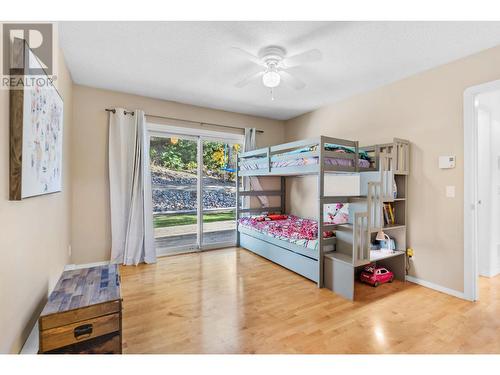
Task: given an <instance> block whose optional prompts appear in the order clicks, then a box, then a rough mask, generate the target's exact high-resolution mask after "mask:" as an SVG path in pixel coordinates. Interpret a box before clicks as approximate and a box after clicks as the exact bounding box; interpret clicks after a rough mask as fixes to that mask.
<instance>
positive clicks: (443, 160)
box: [439, 156, 455, 169]
mask: <svg viewBox="0 0 500 375" xmlns="http://www.w3.org/2000/svg"><path fill="white" fill-rule="evenodd" d="M439 168H441V169H450V168H455V156H440V157H439Z"/></svg>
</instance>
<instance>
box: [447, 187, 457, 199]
mask: <svg viewBox="0 0 500 375" xmlns="http://www.w3.org/2000/svg"><path fill="white" fill-rule="evenodd" d="M446 198H455V186H452V185H451V186H446Z"/></svg>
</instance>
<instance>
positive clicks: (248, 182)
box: [243, 128, 269, 207]
mask: <svg viewBox="0 0 500 375" xmlns="http://www.w3.org/2000/svg"><path fill="white" fill-rule="evenodd" d="M256 134H257V131H256V129H255V128H245V143H244V145H243V151H244V152H247V151H253V150H255V148H256V146H255V138H256ZM243 186H244V187H245V190H248V189H249V187H251V188H252V190H264V189H262V185H261V184H260V181H259V179H258V178H257V177H248V178H244V179H243ZM257 198H258V199H259V201H260V204H261V205H262V207H269V199H268V198H267V197H266V196H258V197H257ZM246 206H247V207H248V206H249V202H248V201H247V202H246Z"/></svg>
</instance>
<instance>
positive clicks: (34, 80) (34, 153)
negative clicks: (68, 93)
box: [9, 38, 63, 200]
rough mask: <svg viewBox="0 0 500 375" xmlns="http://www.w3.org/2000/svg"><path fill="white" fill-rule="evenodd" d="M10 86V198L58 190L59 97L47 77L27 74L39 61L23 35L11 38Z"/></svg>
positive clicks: (60, 170)
mask: <svg viewBox="0 0 500 375" xmlns="http://www.w3.org/2000/svg"><path fill="white" fill-rule="evenodd" d="M12 50H13V59H14V60H17V63H16V64H13V66H16V67H17V68H15V69H11V78H12V77H14V78H15V82H16V85H15V86H13V87H11V88H10V108H9V121H10V189H9V190H10V193H9V195H10V199H11V200H21V199H24V198H29V197H34V196H38V195H43V194H51V193H56V192H60V191H61V190H62V157H63V155H62V148H63V100H62V98H61V96H60V95H59V93H58V92H57V90H56V88H55V87H54V85H53V83H52V81H51V79H50V78H49V77H48V76H47V75H45V76H40V75H38V76H33V75H30V70H33V69H42V68H43V67H42V64H41V63H40V61H39V60H38V58H37V57H36V55H35V54H34V53H33V52H32V51H31V50H30V48H29V47H28V45H27V43H26V42H25V41H24V40H23V39H17V38H16V39H15V40H14V45H13V49H12Z"/></svg>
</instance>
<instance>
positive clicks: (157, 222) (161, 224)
mask: <svg viewBox="0 0 500 375" xmlns="http://www.w3.org/2000/svg"><path fill="white" fill-rule="evenodd" d="M226 220H235V212H234V211H232V212H231V211H230V212H216V213H215V212H214V213H208V214H204V215H203V222H204V223H213V222H216V221H226ZM188 224H196V215H195V214H176V215H158V216H155V217H154V227H155V228H165V227H175V226H177V225H188Z"/></svg>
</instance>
